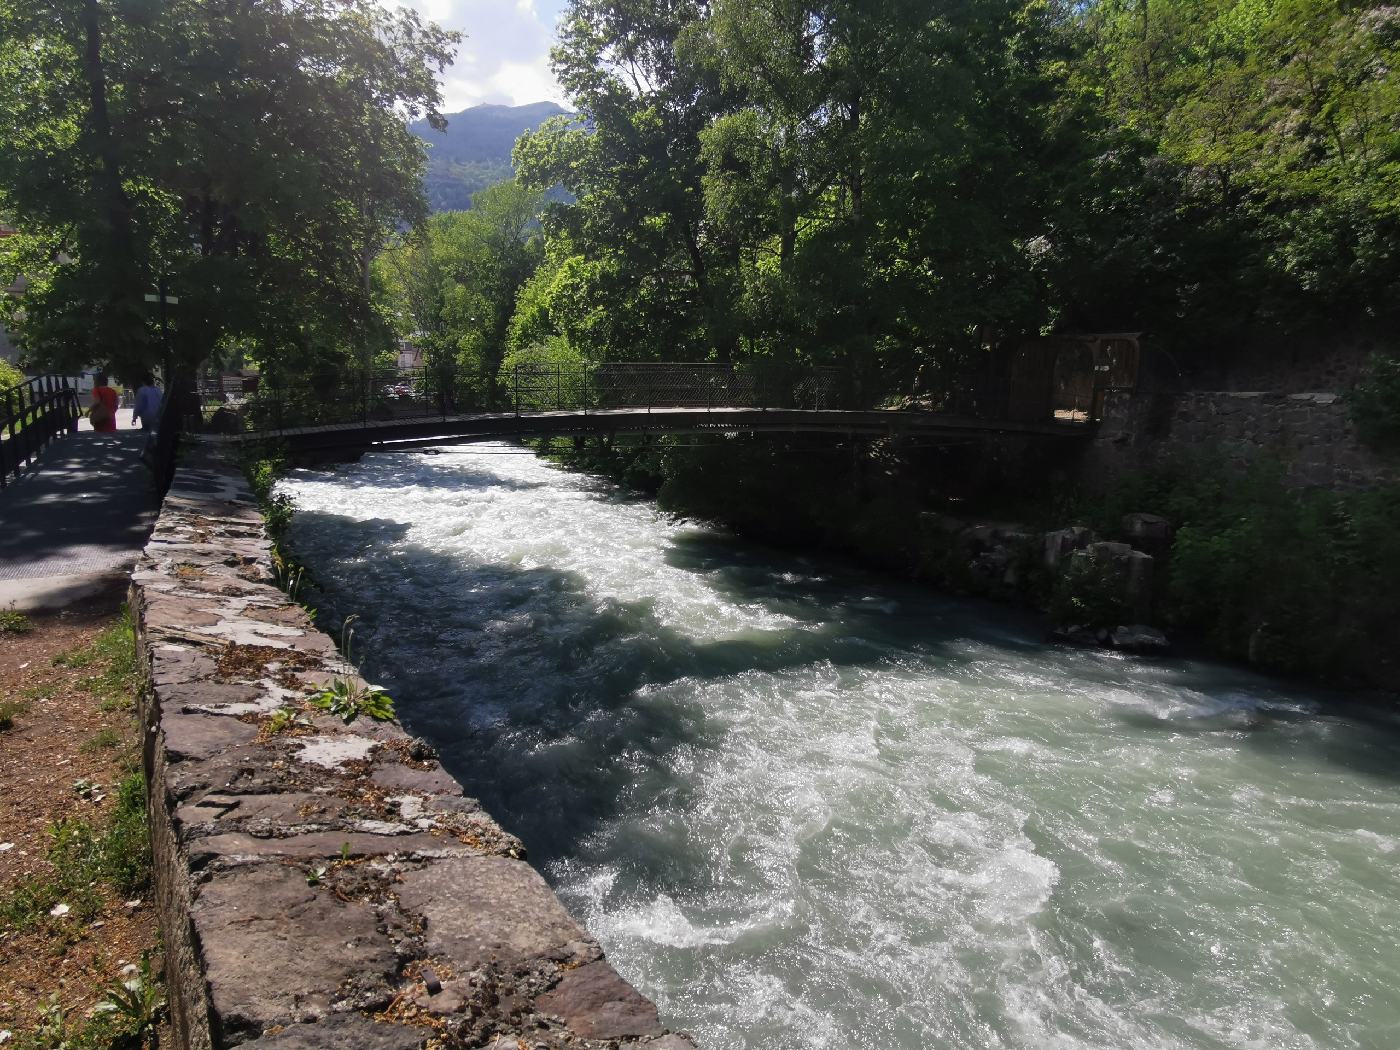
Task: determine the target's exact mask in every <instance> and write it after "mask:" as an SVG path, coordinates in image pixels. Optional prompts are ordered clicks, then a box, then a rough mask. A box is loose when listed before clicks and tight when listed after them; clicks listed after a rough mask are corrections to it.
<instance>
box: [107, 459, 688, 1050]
mask: <svg viewBox="0 0 1400 1050" xmlns="http://www.w3.org/2000/svg"><path fill="white" fill-rule="evenodd" d="M131 605H132V610H133V613H134V615H135V617H136V621H137V628H138V646H139V653H140V657H141V659H140V663H141V665H142V670H143V672H144V675H145V688H144V689H143V691H142V692H143V696H142V701H141V718H142V725H143V727H144V733H145V744H144V760H145V766H146V777H147V783H148V785H149V810H150V819H151V833H152V843H153V849H154V854H155V883H156V887H155V896H156V900H157V903H158V906H159V910H160V917H161V925H162V930H163V933H164V939H165V951H166V975H167V984H168V995H169V1000H170V1004H171V1011H172V1021H173V1025H172V1027H173V1029H174V1033H173V1034H174V1043H175V1045H176V1046H177V1047H182V1048H190V1050H206V1048H215V1047H219V1048H222V1047H232V1046H242V1045H250V1046H251V1045H256V1046H267V1047H269V1048H271V1047H278V1048H283V1050H291V1048H294V1047H300V1048H310V1047H327V1048H329V1047H336V1048H342V1047H350V1048H354V1047H366V1048H376V1050H399V1048H405V1050H407V1048H410V1047H424V1046H427V1045H429V1044H430V1043H431V1044H432V1045H436V1046H462V1047H486V1048H490V1050H507V1048H509V1050H518V1048H519V1047H529V1048H531V1050H555V1048H563V1047H569V1048H575V1050H604V1048H608V1050H644V1048H645V1050H694V1044H693V1043H692V1042H691V1041H690V1039H689V1038H687V1037H685V1036H682V1035H676V1034H671V1033H668V1032H667V1031H666V1030H665V1028H664V1027H663V1026H662V1025H661V1023H660V1022H659V1020H658V1018H657V1013H656V1008H655V1007H654V1006H653V1005H652V1004H651V1003H650V1002H648V1001H647V1000H646V999H645V998H643V997H642V996H641V995H640V994H639V993H638V992H636V991H635V990H634V989H633V988H631V987H630V986H629V985H628V984H627V983H626V982H625V981H623V979H622V978H621V977H619V976H618V974H617V973H616V972H615V971H614V970H613V969H612V967H611V966H610V965H609V964H608V962H607V961H606V959H604V957H603V952H602V950H601V949H600V948H599V946H598V944H597V942H596V941H594V940H593V939H592V938H591V937H589V936H588V934H587V933H586V932H585V931H584V930H583V929H581V928H580V927H579V925H578V924H577V923H576V922H575V921H574V920H573V919H572V918H571V917H570V916H569V914H568V913H567V912H566V911H565V910H564V908H563V906H562V905H561V904H560V903H559V901H558V899H557V898H556V897H555V896H554V894H553V892H552V891H551V890H550V889H549V887H548V886H547V885H546V884H545V882H544V880H543V879H542V878H541V877H540V875H539V874H538V873H537V872H536V871H535V870H534V869H533V868H531V867H530V865H529V864H527V863H526V862H525V860H524V850H523V849H522V847H521V845H520V843H519V841H518V840H517V839H515V838H514V837H513V836H511V835H510V834H508V833H507V832H505V831H504V830H502V828H501V827H500V826H499V825H498V824H496V822H495V821H494V820H492V818H491V817H490V815H489V814H487V813H486V812H484V811H483V810H482V808H481V806H480V805H479V804H478V803H477V802H476V801H475V800H474V799H471V798H467V797H465V796H464V795H463V793H462V789H461V787H460V785H459V784H458V783H457V782H456V781H455V780H454V779H453V778H452V777H451V776H449V775H448V774H447V772H446V771H445V770H444V769H443V768H442V766H441V765H440V764H439V763H438V761H437V759H436V756H435V755H434V753H433V751H432V749H431V748H430V747H429V746H428V745H427V744H425V743H424V742H422V741H420V740H417V739H415V738H414V737H412V736H410V735H408V734H407V733H405V732H404V731H403V729H402V728H401V727H400V726H399V725H398V724H397V723H395V722H376V721H373V720H371V719H370V718H369V717H368V716H362V717H359V718H357V719H355V720H354V721H353V722H352V723H350V724H348V725H347V724H346V723H344V722H343V721H341V719H340V718H338V717H334V716H332V715H330V714H327V713H324V712H321V711H319V710H316V709H314V708H312V707H311V706H310V705H309V704H308V703H307V702H306V698H307V697H308V696H309V695H310V694H311V693H313V692H314V691H315V690H317V689H318V688H320V687H322V686H324V685H327V684H329V683H332V682H334V681H336V680H337V679H338V680H341V681H342V682H345V683H348V684H349V686H350V687H351V688H352V689H358V688H363V687H364V685H365V683H364V682H363V681H362V680H361V679H360V678H359V677H358V676H357V675H356V674H355V673H354V671H353V669H352V668H350V667H349V666H348V665H347V664H346V663H345V662H344V661H343V660H342V658H341V656H340V654H339V653H338V652H337V650H336V648H335V646H334V644H333V643H332V642H331V640H330V639H329V638H327V637H326V636H325V635H324V634H322V633H320V632H319V631H317V630H316V628H315V627H314V626H313V624H312V622H311V618H310V616H309V615H308V614H307V613H306V612H305V610H303V609H302V608H301V607H300V606H298V605H297V604H295V603H294V602H292V601H291V600H289V598H288V597H287V595H286V594H284V593H283V592H282V591H281V590H280V589H279V588H278V587H277V586H276V584H275V578H274V571H273V558H272V551H271V547H270V545H269V543H268V540H267V538H266V537H265V535H264V533H263V528H262V518H261V515H260V514H259V512H258V509H257V507H256V505H255V504H254V501H253V499H252V496H251V494H250V492H249V490H248V487H247V485H246V483H245V482H244V480H243V478H242V476H241V474H240V473H239V472H238V471H237V470H236V469H235V468H234V467H233V466H232V465H231V464H230V463H229V462H227V461H226V460H224V459H222V458H220V457H219V456H218V455H216V454H215V453H213V452H212V451H209V450H207V449H196V451H195V453H194V455H193V457H192V458H191V460H190V462H189V463H188V464H187V465H185V466H184V467H182V468H181V470H180V471H179V472H178V474H177V475H176V478H175V482H174V486H173V487H172V488H171V490H170V494H169V495H168V496H167V498H166V502H165V506H164V509H163V511H162V513H161V515H160V518H159V520H158V522H157V524H156V527H155V532H154V534H153V535H152V537H151V541H150V544H149V545H148V546H147V548H146V550H145V553H144V555H143V557H142V559H141V562H140V564H139V565H138V566H137V569H136V571H135V573H134V574H133V577H132V587H131ZM279 711H290V712H291V714H284V715H281V716H278V717H277V718H276V720H274V715H276V713H277V712H279Z"/></svg>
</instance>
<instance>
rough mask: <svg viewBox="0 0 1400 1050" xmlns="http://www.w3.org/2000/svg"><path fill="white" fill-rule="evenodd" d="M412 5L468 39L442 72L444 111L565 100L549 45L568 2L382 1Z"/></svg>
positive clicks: (394, 4) (390, 4) (533, 0)
mask: <svg viewBox="0 0 1400 1050" xmlns="http://www.w3.org/2000/svg"><path fill="white" fill-rule="evenodd" d="M377 2H378V3H380V4H381V5H383V6H384V7H389V8H393V7H411V8H413V9H414V10H416V11H418V12H419V13H420V14H421V15H423V16H424V17H425V18H429V19H431V20H432V21H434V22H436V23H437V24H438V25H440V26H442V27H443V28H445V29H456V30H460V31H461V32H462V34H463V37H464V39H463V40H462V43H461V45H460V47H459V48H458V50H457V61H456V62H455V63H454V64H453V65H452V66H451V68H449V69H448V70H447V71H446V72H445V73H444V75H443V82H442V94H443V112H445V113H455V112H457V111H458V110H462V109H466V108H467V107H468V106H475V105H479V104H481V103H483V102H498V103H505V104H507V105H514V106H519V105H524V104H525V103H527V102H544V101H550V102H564V101H565V99H564V94H563V91H562V90H561V89H560V87H559V85H558V84H557V83H556V82H555V80H554V75H553V74H552V73H551V72H550V71H549V49H550V47H551V45H552V44H553V43H554V27H555V23H556V22H557V20H558V17H559V10H560V8H561V7H562V5H563V0H542V2H541V3H536V2H535V0H377Z"/></svg>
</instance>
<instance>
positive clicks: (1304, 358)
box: [1185, 332, 1394, 394]
mask: <svg viewBox="0 0 1400 1050" xmlns="http://www.w3.org/2000/svg"><path fill="white" fill-rule="evenodd" d="M1393 342H1394V340H1393V338H1384V339H1383V338H1381V337H1380V336H1379V335H1377V334H1366V333H1362V332H1348V333H1344V334H1328V335H1325V336H1312V337H1309V336H1294V337H1292V338H1278V339H1270V340H1265V341H1261V342H1256V343H1254V344H1252V345H1249V346H1239V345H1229V346H1222V347H1219V348H1218V352H1216V353H1198V354H1196V355H1193V356H1194V357H1195V358H1196V359H1197V360H1196V361H1195V363H1194V364H1193V365H1192V366H1191V367H1190V368H1189V369H1188V375H1187V376H1186V377H1185V379H1186V381H1187V385H1188V386H1189V387H1191V388H1193V389H1197V390H1228V391H1231V392H1240V391H1250V390H1276V391H1279V392H1281V393H1286V394H1296V393H1308V392H1310V391H1315V390H1326V391H1331V392H1335V393H1341V392H1343V391H1346V390H1349V389H1350V388H1351V387H1352V386H1353V385H1355V384H1356V383H1357V382H1358V381H1359V380H1361V379H1362V378H1364V377H1365V376H1366V374H1367V372H1368V370H1369V367H1370V362H1371V357H1372V355H1373V354H1375V353H1377V352H1379V351H1381V350H1382V349H1383V348H1385V347H1387V346H1392V345H1393Z"/></svg>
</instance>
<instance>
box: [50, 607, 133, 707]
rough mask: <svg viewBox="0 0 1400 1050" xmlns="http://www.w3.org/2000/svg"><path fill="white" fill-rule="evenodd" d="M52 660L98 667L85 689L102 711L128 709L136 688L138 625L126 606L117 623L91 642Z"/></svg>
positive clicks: (58, 663) (65, 664)
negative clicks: (133, 620) (97, 702)
mask: <svg viewBox="0 0 1400 1050" xmlns="http://www.w3.org/2000/svg"><path fill="white" fill-rule="evenodd" d="M53 663H54V666H55V667H66V668H69V669H82V668H87V667H93V666H96V667H97V668H99V670H98V673H97V674H94V675H91V676H90V677H88V678H87V679H85V680H84V682H83V686H84V688H86V689H87V691H88V692H89V693H91V694H92V695H93V696H95V697H97V699H98V701H99V704H100V706H101V709H102V710H103V711H109V712H110V711H125V710H129V709H130V708H131V706H132V697H133V696H134V695H135V689H136V626H135V624H134V623H132V620H131V613H130V611H129V610H127V609H126V608H125V607H123V609H122V611H121V615H120V616H119V618H118V619H117V621H116V623H114V624H112V626H110V627H108V628H107V629H106V630H105V631H103V632H102V633H101V634H99V635H98V636H97V637H96V638H95V639H93V641H92V642H91V643H90V644H88V645H80V646H78V647H76V648H74V649H69V650H68V651H67V652H65V653H59V654H58V655H57V656H55V657H54V658H53Z"/></svg>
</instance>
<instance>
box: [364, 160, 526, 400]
mask: <svg viewBox="0 0 1400 1050" xmlns="http://www.w3.org/2000/svg"><path fill="white" fill-rule="evenodd" d="M543 207H544V198H543V195H541V194H539V193H536V192H532V191H530V190H527V189H525V188H524V187H523V186H521V185H520V184H519V183H517V182H515V181H514V180H507V181H505V182H501V183H498V184H497V185H495V186H491V187H489V188H487V189H485V190H482V191H480V192H478V193H476V194H475V195H474V196H473V197H472V209H471V210H470V211H463V212H442V213H440V214H437V215H434V216H433V217H432V218H431V219H429V220H428V222H427V223H426V224H425V226H424V227H423V228H422V230H420V231H417V232H413V233H409V234H405V235H403V236H402V237H400V238H398V239H397V241H396V242H395V243H394V244H393V245H392V246H391V248H390V249H389V250H388V251H386V252H385V253H384V255H383V256H382V258H381V259H380V261H379V262H378V263H377V273H378V274H379V277H380V280H381V282H382V284H383V287H384V290H385V293H386V297H387V300H388V302H389V303H390V304H391V305H390V309H391V311H392V313H393V314H394V316H395V317H396V318H397V324H398V328H399V331H400V332H401V334H403V335H404V336H406V337H408V338H410V339H412V340H414V341H415V342H416V343H417V344H418V345H419V346H420V347H421V348H422V349H423V350H424V351H425V354H426V356H427V359H428V361H429V362H430V363H431V364H434V365H439V364H449V363H451V364H458V365H464V366H467V367H469V368H472V369H474V370H475V371H476V372H477V373H478V374H479V375H480V376H481V377H482V378H484V379H486V380H488V381H491V380H494V379H495V377H496V375H497V373H498V372H499V371H500V367H501V361H502V358H503V357H504V356H505V353H506V346H507V340H508V335H509V328H510V323H511V317H512V315H513V314H514V312H515V304H516V297H517V295H518V294H519V292H520V289H521V288H522V287H523V286H524V285H525V284H526V282H527V281H529V279H530V277H531V275H532V274H533V273H534V272H535V269H536V267H537V266H538V265H539V262H540V258H541V255H542V252H543V247H542V241H541V236H540V232H539V218H540V213H541V211H542V209H543Z"/></svg>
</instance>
